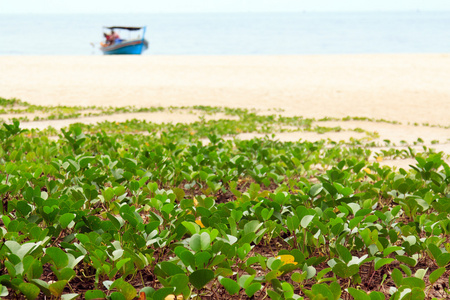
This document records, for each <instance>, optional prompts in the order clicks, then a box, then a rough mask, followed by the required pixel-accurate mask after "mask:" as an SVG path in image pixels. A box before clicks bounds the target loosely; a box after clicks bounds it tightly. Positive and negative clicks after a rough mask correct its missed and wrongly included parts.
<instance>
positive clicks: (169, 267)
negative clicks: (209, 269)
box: [161, 261, 184, 276]
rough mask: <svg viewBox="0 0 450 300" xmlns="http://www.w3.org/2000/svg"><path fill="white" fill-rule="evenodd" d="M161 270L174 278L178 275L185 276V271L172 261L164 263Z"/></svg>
mask: <svg viewBox="0 0 450 300" xmlns="http://www.w3.org/2000/svg"><path fill="white" fill-rule="evenodd" d="M161 270H163V271H164V272H166V273H167V275H169V276H173V275H176V274H184V271H183V269H181V268H180V267H179V266H177V265H176V264H174V263H172V262H170V261H163V262H161Z"/></svg>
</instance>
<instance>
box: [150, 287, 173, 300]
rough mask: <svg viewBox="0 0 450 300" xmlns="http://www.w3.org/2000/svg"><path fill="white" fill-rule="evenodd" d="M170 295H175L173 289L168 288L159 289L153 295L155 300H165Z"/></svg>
mask: <svg viewBox="0 0 450 300" xmlns="http://www.w3.org/2000/svg"><path fill="white" fill-rule="evenodd" d="M170 294H173V288H172V287H166V288H161V289H158V290H156V292H155V293H154V294H153V300H164V299H165V298H166V297H167V296H169V295H170Z"/></svg>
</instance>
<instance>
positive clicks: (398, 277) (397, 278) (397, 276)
mask: <svg viewBox="0 0 450 300" xmlns="http://www.w3.org/2000/svg"><path fill="white" fill-rule="evenodd" d="M391 277H392V280H394V283H395V285H396V286H397V287H400V286H401V285H402V281H403V275H402V272H400V270H399V269H394V270H392V272H391Z"/></svg>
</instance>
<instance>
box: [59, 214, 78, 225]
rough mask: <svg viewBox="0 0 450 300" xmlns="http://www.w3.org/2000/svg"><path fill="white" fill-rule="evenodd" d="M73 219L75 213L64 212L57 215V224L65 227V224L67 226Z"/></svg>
mask: <svg viewBox="0 0 450 300" xmlns="http://www.w3.org/2000/svg"><path fill="white" fill-rule="evenodd" d="M73 219H75V214H72V213H65V214H63V215H62V216H60V217H59V224H61V227H62V228H67V226H69V224H70V222H72V221H73Z"/></svg>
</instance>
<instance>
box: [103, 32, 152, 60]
mask: <svg viewBox="0 0 450 300" xmlns="http://www.w3.org/2000/svg"><path fill="white" fill-rule="evenodd" d="M104 28H105V29H109V30H111V35H108V34H106V33H104V35H105V37H106V39H107V40H106V43H100V50H101V51H102V52H103V54H105V55H114V54H138V55H139V54H141V53H142V52H143V51H145V50H146V49H148V42H147V40H145V39H144V36H145V31H146V26H143V27H124V26H111V27H104ZM117 30H119V31H120V33H121V35H117V36H114V34H113V33H115V31H117ZM124 31H127V32H128V39H124ZM136 33H137V34H136ZM141 34H142V35H141Z"/></svg>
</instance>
